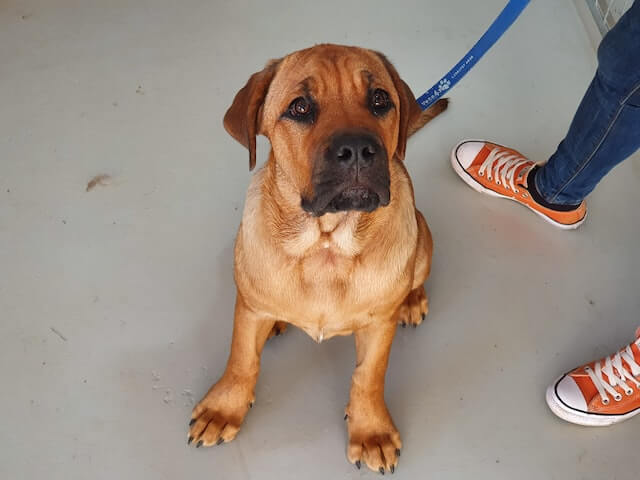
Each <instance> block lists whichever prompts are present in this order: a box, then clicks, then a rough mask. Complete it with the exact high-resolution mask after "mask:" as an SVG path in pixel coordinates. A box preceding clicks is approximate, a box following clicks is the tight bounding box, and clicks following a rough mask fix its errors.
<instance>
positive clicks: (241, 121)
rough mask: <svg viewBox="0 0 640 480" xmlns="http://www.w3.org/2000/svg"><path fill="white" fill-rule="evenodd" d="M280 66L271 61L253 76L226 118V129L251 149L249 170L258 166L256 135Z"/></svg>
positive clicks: (234, 100)
mask: <svg viewBox="0 0 640 480" xmlns="http://www.w3.org/2000/svg"><path fill="white" fill-rule="evenodd" d="M279 64H280V60H271V61H270V62H269V63H267V65H266V66H265V67H264V69H263V70H262V71H260V72H257V73H254V74H253V75H251V77H250V78H249V80H248V81H247V84H246V85H245V86H244V87H242V89H241V90H240V91H239V92H238V93H237V94H236V96H235V98H234V99H233V103H232V104H231V107H229V110H227V113H226V114H225V116H224V128H225V129H226V130H227V132H229V135H231V136H232V137H233V138H235V139H236V140H237V141H238V142H240V143H241V144H242V145H244V146H245V147H247V148H248V149H249V170H253V168H254V167H255V166H256V135H257V134H258V133H259V129H260V121H261V116H262V105H263V104H264V99H265V97H266V96H267V92H268V91H269V85H271V80H273V77H274V76H275V74H276V71H277V68H278V65H279Z"/></svg>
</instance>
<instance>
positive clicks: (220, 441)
mask: <svg viewBox="0 0 640 480" xmlns="http://www.w3.org/2000/svg"><path fill="white" fill-rule="evenodd" d="M221 443H224V438H222V437H220V438H219V439H218V441H217V442H216V445H220V444H221Z"/></svg>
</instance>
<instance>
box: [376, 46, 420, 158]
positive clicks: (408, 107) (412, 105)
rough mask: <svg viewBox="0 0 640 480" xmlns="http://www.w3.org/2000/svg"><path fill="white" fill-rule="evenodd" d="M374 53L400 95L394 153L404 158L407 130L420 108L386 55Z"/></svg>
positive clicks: (418, 114)
mask: <svg viewBox="0 0 640 480" xmlns="http://www.w3.org/2000/svg"><path fill="white" fill-rule="evenodd" d="M375 53H376V54H377V55H378V56H379V57H380V59H381V60H382V63H384V66H385V67H386V68H387V71H388V72H389V75H390V76H391V79H392V80H393V85H394V86H395V87H396V91H397V92H398V96H399V97H400V105H399V110H400V128H399V131H398V146H397V147H396V152H395V154H396V156H397V157H398V158H399V159H400V160H404V154H405V151H406V149H407V139H408V138H409V135H411V133H413V132H410V131H409V127H410V125H412V124H413V123H414V122H415V121H416V119H417V118H418V117H420V114H421V113H422V110H421V109H420V106H419V105H418V102H416V98H415V97H414V96H413V92H412V91H411V89H410V88H409V85H407V84H406V83H405V82H404V80H402V79H401V78H400V75H398V72H397V71H396V69H395V67H394V66H393V65H392V64H391V62H390V61H389V60H388V59H387V57H385V56H384V55H383V54H382V53H380V52H375Z"/></svg>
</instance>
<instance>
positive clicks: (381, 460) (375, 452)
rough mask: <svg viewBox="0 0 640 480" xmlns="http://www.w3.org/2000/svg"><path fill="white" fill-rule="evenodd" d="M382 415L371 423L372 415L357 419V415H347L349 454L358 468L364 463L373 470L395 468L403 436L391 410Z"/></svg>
mask: <svg viewBox="0 0 640 480" xmlns="http://www.w3.org/2000/svg"><path fill="white" fill-rule="evenodd" d="M382 417H383V418H374V420H375V422H373V423H371V419H369V420H363V421H361V422H358V420H357V419H356V418H353V417H351V416H348V418H347V422H348V423H349V446H348V447H347V458H348V459H349V462H351V463H353V464H354V465H355V466H356V467H357V468H358V469H360V468H361V466H362V464H363V463H364V464H366V465H367V467H369V468H370V469H371V470H373V471H374V472H380V473H382V474H383V475H384V473H385V472H391V473H394V472H395V469H396V467H397V466H398V457H400V449H401V448H402V440H401V439H400V433H398V431H397V430H396V428H395V427H394V426H393V422H392V421H391V418H390V417H389V416H388V414H386V415H383V416H382ZM384 417H386V418H384Z"/></svg>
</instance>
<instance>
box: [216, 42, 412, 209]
mask: <svg viewBox="0 0 640 480" xmlns="http://www.w3.org/2000/svg"><path fill="white" fill-rule="evenodd" d="M416 109H417V110H418V112H419V108H418V107H417V105H416V103H415V100H414V97H413V94H412V93H411V90H410V89H409V87H408V86H407V85H406V84H405V83H404V82H403V81H402V80H401V79H400V77H399V76H398V73H397V72H396V70H395V69H394V67H393V66H392V65H391V64H390V63H389V62H388V61H387V59H386V58H385V57H384V56H383V55H381V54H379V53H377V52H373V51H371V50H365V49H361V48H355V47H344V46H338V45H318V46H315V47H312V48H309V49H306V50H301V51H298V52H295V53H292V54H291V55H288V56H287V57H285V58H283V59H280V60H273V61H271V62H269V63H268V64H267V66H266V67H265V68H264V69H263V70H262V71H260V72H258V73H255V74H254V75H252V76H251V78H250V79H249V81H248V82H247V84H246V85H245V86H244V88H242V89H241V90H240V91H239V92H238V94H237V95H236V97H235V99H234V101H233V104H232V105H231V107H230V108H229V110H228V111H227V113H226V115H225V118H224V126H225V128H226V129H227V131H228V132H229V133H230V134H231V135H232V136H233V137H234V138H235V139H236V140H238V141H239V142H240V143H242V144H243V145H244V146H245V147H247V148H248V149H249V168H250V169H253V167H254V166H255V163H256V152H255V150H256V135H257V134H264V135H265V136H266V137H267V138H269V140H270V142H271V146H272V149H273V158H274V160H275V162H276V165H277V168H278V169H279V171H280V172H281V173H282V174H284V175H285V176H286V177H287V178H288V179H289V181H290V182H292V183H293V185H294V188H295V189H296V191H297V192H299V193H300V198H301V206H302V208H303V209H304V210H306V211H307V212H310V213H312V214H313V215H316V216H319V215H323V214H325V213H329V212H337V211H345V210H360V211H367V212H370V211H373V210H375V209H376V208H378V207H380V206H385V205H388V204H389V202H390V189H389V187H390V177H389V175H390V173H389V171H390V169H389V162H390V159H391V158H392V157H393V156H394V155H395V156H397V157H398V158H400V159H403V158H404V152H405V148H406V143H407V134H408V125H409V121H410V117H411V115H413V114H415V111H416Z"/></svg>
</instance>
